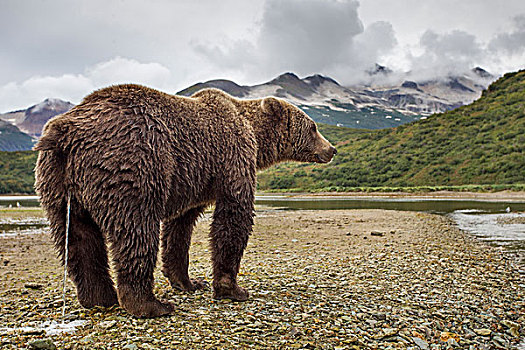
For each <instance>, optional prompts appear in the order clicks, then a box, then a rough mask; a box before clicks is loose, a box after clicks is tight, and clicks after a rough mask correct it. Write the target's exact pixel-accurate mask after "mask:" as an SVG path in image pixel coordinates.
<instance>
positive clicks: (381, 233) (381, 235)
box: [370, 231, 385, 237]
mask: <svg viewBox="0 0 525 350" xmlns="http://www.w3.org/2000/svg"><path fill="white" fill-rule="evenodd" d="M370 235H371V236H377V237H383V236H384V235H385V233H384V232H380V231H372V232H370Z"/></svg>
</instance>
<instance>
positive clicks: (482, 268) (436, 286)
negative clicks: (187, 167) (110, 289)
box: [0, 209, 525, 349]
mask: <svg viewBox="0 0 525 350" xmlns="http://www.w3.org/2000/svg"><path fill="white" fill-rule="evenodd" d="M5 210H7V209H5ZM5 210H4V211H5ZM13 210H14V209H13ZM26 214H27V213H25V214H23V215H22V219H27V218H28V217H30V216H28V215H26ZM0 215H4V214H2V213H0ZM5 215H7V214H5ZM36 216H37V217H38V215H36ZM40 217H41V216H40ZM255 222H256V223H255V226H254V232H253V234H252V236H251V238H250V242H249V244H248V248H247V250H246V252H245V254H244V257H243V260H242V265H241V271H240V275H239V283H240V285H241V286H243V287H246V288H247V289H248V290H249V291H250V299H249V301H247V302H245V303H235V302H231V301H228V300H226V301H216V300H213V299H212V293H211V291H210V290H204V291H198V292H195V293H193V294H186V293H182V292H179V291H177V290H173V289H171V287H170V286H169V283H168V281H167V279H166V278H164V276H162V274H161V272H160V269H159V268H157V270H156V273H155V276H156V279H155V293H156V294H157V296H159V297H160V298H162V299H166V300H169V301H171V302H173V303H174V304H175V305H176V309H175V313H174V314H173V315H172V316H170V317H162V318H156V319H136V318H133V317H132V316H130V315H129V314H127V313H126V312H125V311H124V310H123V309H121V308H120V307H112V308H108V309H103V308H95V309H91V310H87V309H83V308H82V307H81V306H80V305H79V304H78V301H77V300H76V292H75V289H74V286H73V285H72V283H71V282H70V281H68V284H67V308H66V320H65V322H68V323H70V322H74V321H85V322H84V323H83V324H82V325H80V326H79V327H78V328H77V329H76V331H75V332H71V333H59V334H52V332H49V331H48V333H46V328H45V327H43V325H44V324H45V322H50V321H56V322H58V323H60V322H62V318H61V312H62V277H63V270H62V267H61V264H60V261H59V260H58V259H57V258H56V253H55V251H54V249H53V245H52V242H51V238H50V237H49V235H47V234H45V233H36V234H19V235H16V236H7V237H3V238H0V307H1V310H2V312H1V314H0V347H1V348H6V349H10V348H13V349H18V348H35V347H36V346H41V345H42V346H49V347H47V348H53V346H54V347H56V348H58V349H164V348H176V349H233V348H239V349H244V348H255V349H268V348H272V349H399V348H401V349H404V348H411V349H447V348H454V347H457V348H465V349H511V348H516V347H517V346H518V345H517V344H518V343H519V342H520V339H523V338H524V337H525V329H524V328H525V282H524V281H525V267H524V266H522V265H520V263H519V262H518V261H516V260H515V259H514V258H513V257H512V256H511V255H509V254H505V253H504V252H503V251H502V250H501V249H498V248H496V247H492V246H489V245H487V244H485V243H483V242H481V241H478V240H476V239H475V238H473V237H472V236H470V235H468V234H466V233H464V232H462V231H461V230H459V229H457V228H456V226H455V225H454V224H453V222H452V221H450V219H448V218H447V217H443V216H438V215H433V214H427V213H418V212H401V211H390V210H322V211H316V210H294V211H280V210H274V209H259V210H258V211H257V217H256V220H255ZM209 225H210V219H209V215H205V216H204V218H203V219H202V220H201V221H200V222H199V223H198V224H197V226H196V229H195V233H194V236H193V241H192V247H191V253H190V254H191V255H190V261H191V262H190V275H191V276H192V277H203V278H205V279H206V280H207V281H209V282H211V263H210V252H209V246H208V234H207V232H208V230H209ZM40 339H44V340H46V342H40V343H38V340H40Z"/></svg>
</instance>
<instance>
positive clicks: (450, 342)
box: [447, 338, 459, 348]
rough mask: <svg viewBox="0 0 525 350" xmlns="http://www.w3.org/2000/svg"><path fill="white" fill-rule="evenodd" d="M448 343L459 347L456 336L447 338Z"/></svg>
mask: <svg viewBox="0 0 525 350" xmlns="http://www.w3.org/2000/svg"><path fill="white" fill-rule="evenodd" d="M447 344H448V345H449V346H451V347H454V348H457V347H459V344H458V342H457V341H456V339H454V338H449V339H448V340H447Z"/></svg>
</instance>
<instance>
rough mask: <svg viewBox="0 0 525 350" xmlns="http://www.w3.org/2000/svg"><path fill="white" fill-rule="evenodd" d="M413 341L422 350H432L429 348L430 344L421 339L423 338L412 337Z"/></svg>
mask: <svg viewBox="0 0 525 350" xmlns="http://www.w3.org/2000/svg"><path fill="white" fill-rule="evenodd" d="M412 341H413V342H414V343H416V345H417V346H419V348H420V349H423V350H429V349H430V348H429V347H428V343H427V342H426V341H424V340H423V339H421V338H418V337H412Z"/></svg>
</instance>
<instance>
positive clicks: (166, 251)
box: [161, 206, 206, 292]
mask: <svg viewBox="0 0 525 350" xmlns="http://www.w3.org/2000/svg"><path fill="white" fill-rule="evenodd" d="M204 209H205V207H204V206H203V207H197V208H193V209H190V210H188V211H187V212H185V213H184V214H182V215H181V216H180V217H177V218H175V219H171V220H168V221H166V222H164V223H163V225H162V232H161V236H162V265H163V266H162V273H163V274H164V276H166V277H167V278H168V279H169V281H170V284H171V286H172V287H173V288H177V289H180V290H182V291H186V292H193V291H195V290H197V289H204V288H206V282H205V281H204V280H198V279H190V277H189V275H188V264H189V249H190V243H191V234H192V232H193V227H194V226H195V222H196V221H197V219H198V218H199V216H200V215H201V214H202V213H203V212H204Z"/></svg>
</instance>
